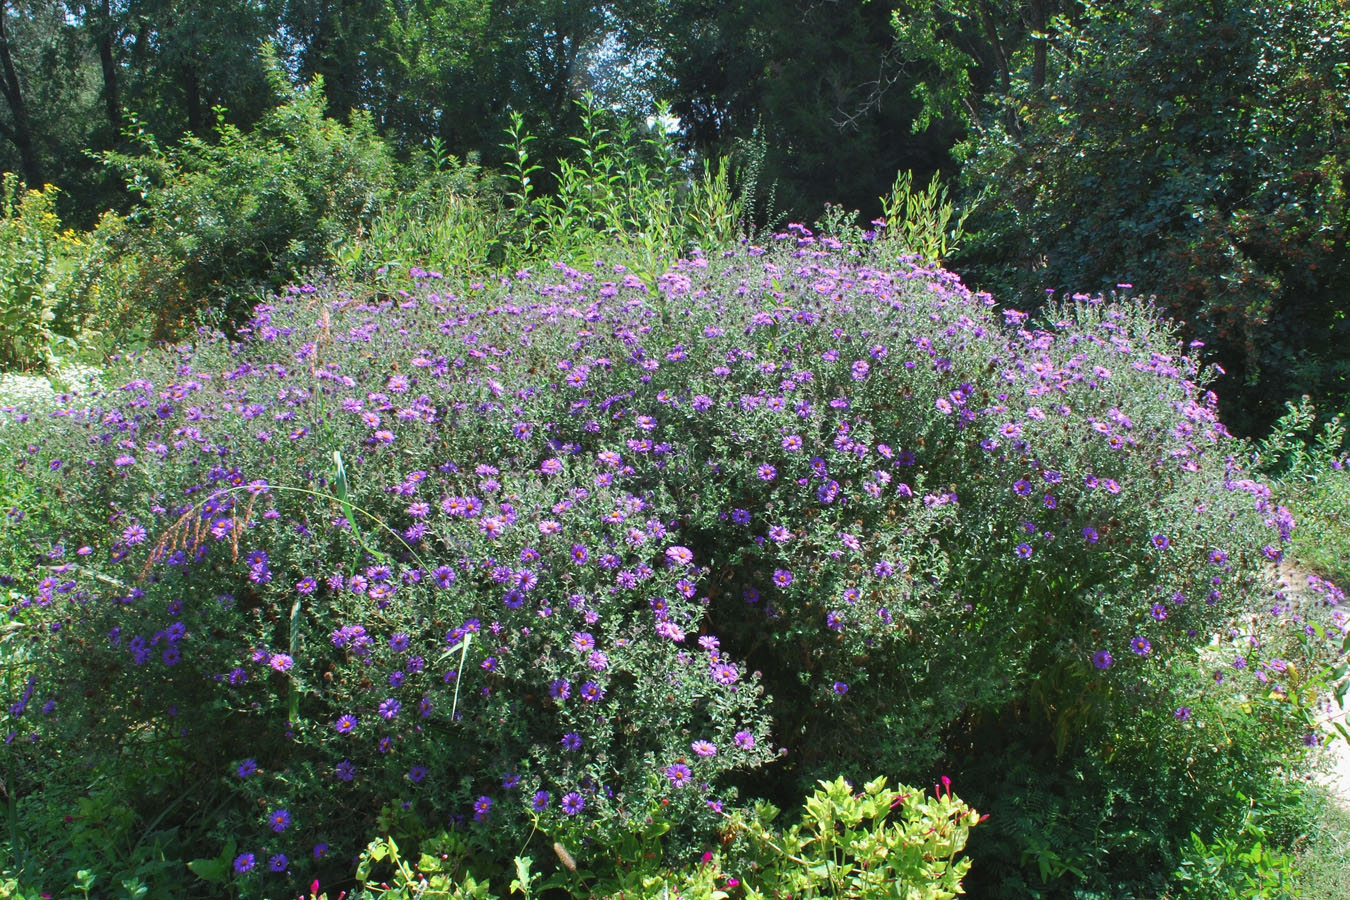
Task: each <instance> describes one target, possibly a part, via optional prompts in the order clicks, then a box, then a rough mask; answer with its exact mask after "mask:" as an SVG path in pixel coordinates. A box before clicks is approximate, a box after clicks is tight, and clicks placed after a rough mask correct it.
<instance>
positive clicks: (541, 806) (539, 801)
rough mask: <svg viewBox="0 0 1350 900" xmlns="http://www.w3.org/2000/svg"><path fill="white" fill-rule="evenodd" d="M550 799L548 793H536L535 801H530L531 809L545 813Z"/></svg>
mask: <svg viewBox="0 0 1350 900" xmlns="http://www.w3.org/2000/svg"><path fill="white" fill-rule="evenodd" d="M548 799H549V797H548V791H535V792H534V799H533V800H531V801H530V809H532V810H534V811H535V812H543V811H544V810H546V809H548Z"/></svg>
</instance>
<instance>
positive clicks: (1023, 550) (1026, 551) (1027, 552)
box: [1014, 544, 1035, 559]
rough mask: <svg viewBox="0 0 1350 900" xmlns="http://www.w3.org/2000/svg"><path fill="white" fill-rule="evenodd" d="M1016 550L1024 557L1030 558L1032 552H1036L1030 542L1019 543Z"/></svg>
mask: <svg viewBox="0 0 1350 900" xmlns="http://www.w3.org/2000/svg"><path fill="white" fill-rule="evenodd" d="M1014 552H1015V553H1016V554H1017V555H1018V556H1019V557H1021V558H1022V559H1030V558H1031V554H1032V553H1034V552H1035V551H1034V550H1032V549H1031V545H1030V544H1018V545H1017V550H1016V551H1014Z"/></svg>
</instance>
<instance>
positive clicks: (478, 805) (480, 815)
mask: <svg viewBox="0 0 1350 900" xmlns="http://www.w3.org/2000/svg"><path fill="white" fill-rule="evenodd" d="M491 812H492V798H491V797H488V796H482V797H479V798H478V799H477V800H475V801H473V820H474V821H475V822H483V821H486V820H487V817H488V815H489V814H490V813H491Z"/></svg>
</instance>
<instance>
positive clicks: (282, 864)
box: [267, 853, 290, 872]
mask: <svg viewBox="0 0 1350 900" xmlns="http://www.w3.org/2000/svg"><path fill="white" fill-rule="evenodd" d="M289 862H290V860H288V859H287V858H286V854H285V853H278V854H277V855H276V856H273V857H272V858H271V859H270V860H268V861H267V868H269V869H271V870H272V871H273V872H285V871H286V864H287V863H289Z"/></svg>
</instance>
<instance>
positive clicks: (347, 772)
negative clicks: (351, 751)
mask: <svg viewBox="0 0 1350 900" xmlns="http://www.w3.org/2000/svg"><path fill="white" fill-rule="evenodd" d="M333 773H334V774H335V775H337V777H338V779H339V780H340V781H351V780H352V779H353V778H355V777H356V766H355V765H353V764H352V761H351V760H349V759H344V760H343V761H342V762H340V763H338V764H337V765H336V766H334V767H333Z"/></svg>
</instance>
